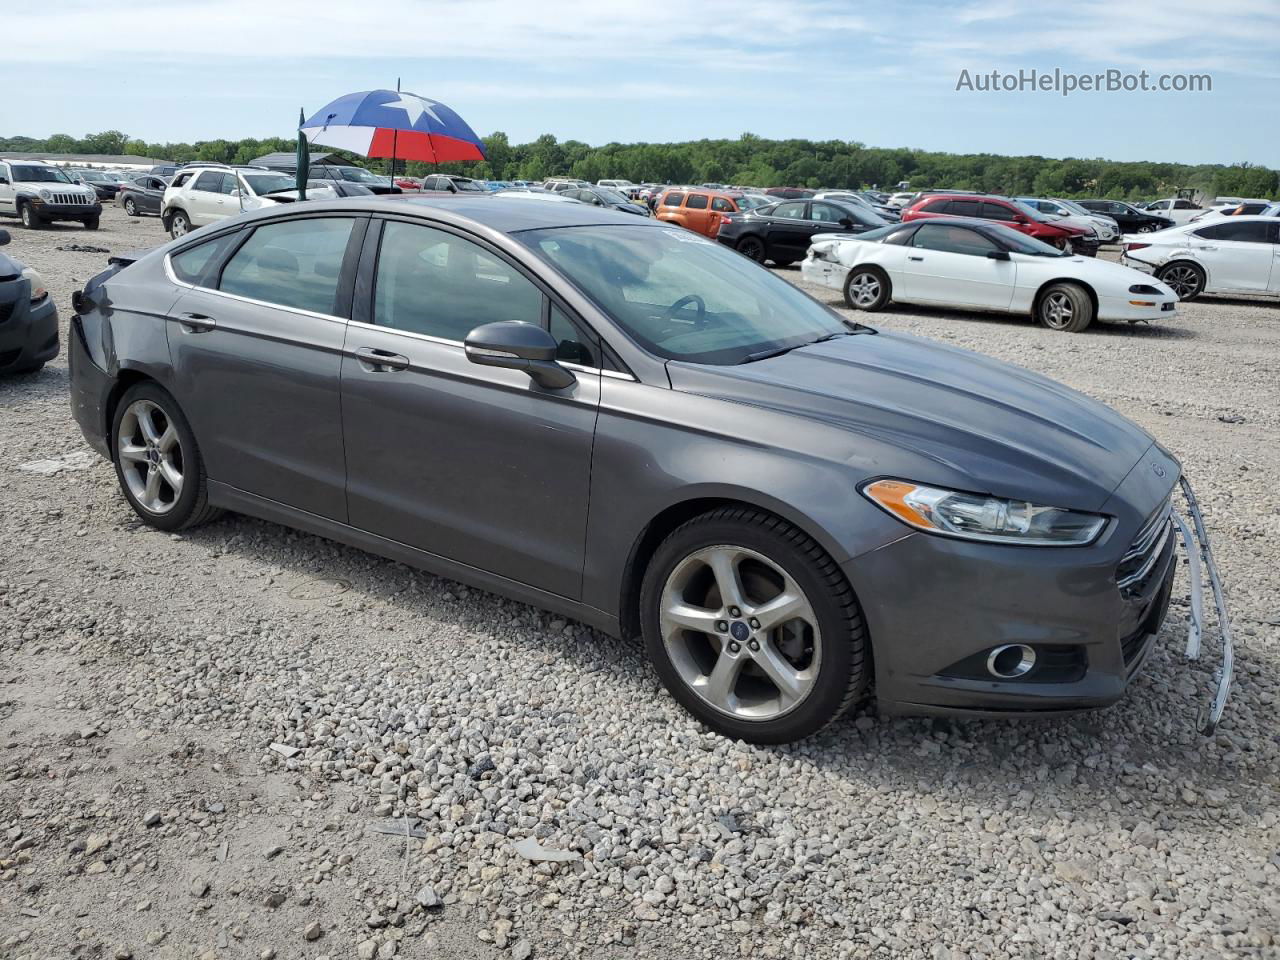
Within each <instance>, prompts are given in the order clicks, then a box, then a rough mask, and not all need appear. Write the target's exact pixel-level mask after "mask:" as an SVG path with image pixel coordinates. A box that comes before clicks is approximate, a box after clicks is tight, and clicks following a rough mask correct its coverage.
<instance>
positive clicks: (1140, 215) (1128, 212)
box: [1076, 200, 1173, 233]
mask: <svg viewBox="0 0 1280 960" xmlns="http://www.w3.org/2000/svg"><path fill="white" fill-rule="evenodd" d="M1076 203H1078V204H1080V206H1082V207H1084V208H1085V209H1086V210H1088V211H1090V212H1091V213H1101V214H1103V215H1104V216H1108V217H1110V218H1111V219H1112V220H1114V221H1115V222H1116V224H1117V225H1118V226H1119V227H1120V232H1121V233H1154V232H1155V231H1157V230H1164V229H1166V228H1168V227H1172V226H1173V221H1172V220H1170V219H1169V218H1168V217H1162V216H1159V215H1158V214H1154V213H1148V212H1147V211H1145V210H1139V209H1138V208H1137V207H1135V206H1133V204H1130V203H1124V202H1123V201H1121V200H1077V201H1076Z"/></svg>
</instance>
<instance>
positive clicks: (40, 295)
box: [22, 267, 49, 303]
mask: <svg viewBox="0 0 1280 960" xmlns="http://www.w3.org/2000/svg"><path fill="white" fill-rule="evenodd" d="M22 275H23V276H24V277H26V278H27V279H28V280H30V281H31V302H32V303H39V302H40V301H41V300H43V299H44V298H45V297H47V296H48V295H49V288H48V287H47V286H45V283H44V277H42V276H40V274H38V273H36V271H34V270H32V269H31V268H30V267H23V268H22Z"/></svg>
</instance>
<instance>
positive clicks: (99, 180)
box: [71, 170, 120, 200]
mask: <svg viewBox="0 0 1280 960" xmlns="http://www.w3.org/2000/svg"><path fill="white" fill-rule="evenodd" d="M71 173H72V174H74V175H75V176H77V177H79V178H80V182H81V183H83V184H84V185H85V186H86V187H92V188H93V192H94V193H96V194H97V195H98V199H99V200H114V199H115V198H116V194H117V193H119V192H120V177H119V175H118V174H114V173H104V172H103V171H101V170H72V171H71Z"/></svg>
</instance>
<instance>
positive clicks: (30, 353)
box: [0, 230, 58, 374]
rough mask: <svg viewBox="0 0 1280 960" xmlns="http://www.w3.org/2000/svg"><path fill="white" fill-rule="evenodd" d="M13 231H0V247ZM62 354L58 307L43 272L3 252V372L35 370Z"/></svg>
mask: <svg viewBox="0 0 1280 960" xmlns="http://www.w3.org/2000/svg"><path fill="white" fill-rule="evenodd" d="M8 242H9V232H8V231H7V230H0V247H2V246H4V245H5V244H7V243H8ZM57 355H58V308H57V307H56V306H54V303H53V297H51V296H50V295H49V291H48V290H47V289H45V285H44V281H43V280H41V279H40V276H39V274H36V273H34V272H33V271H31V270H26V269H24V268H23V266H22V264H20V263H19V262H18V261H16V260H13V259H11V258H9V257H6V256H5V255H4V254H3V253H0V374H6V373H34V372H35V371H37V370H39V369H40V368H41V367H43V366H44V365H45V364H46V363H47V362H48V361H50V360H52V359H53V358H54V357H56V356H57Z"/></svg>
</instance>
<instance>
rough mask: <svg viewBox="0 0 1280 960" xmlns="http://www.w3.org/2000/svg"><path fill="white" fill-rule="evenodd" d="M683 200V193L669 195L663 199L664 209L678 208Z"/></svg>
mask: <svg viewBox="0 0 1280 960" xmlns="http://www.w3.org/2000/svg"><path fill="white" fill-rule="evenodd" d="M683 199H684V194H683V193H668V194H667V195H666V196H665V197H663V198H662V205H663V206H664V207H678V206H680V201H681V200H683Z"/></svg>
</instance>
